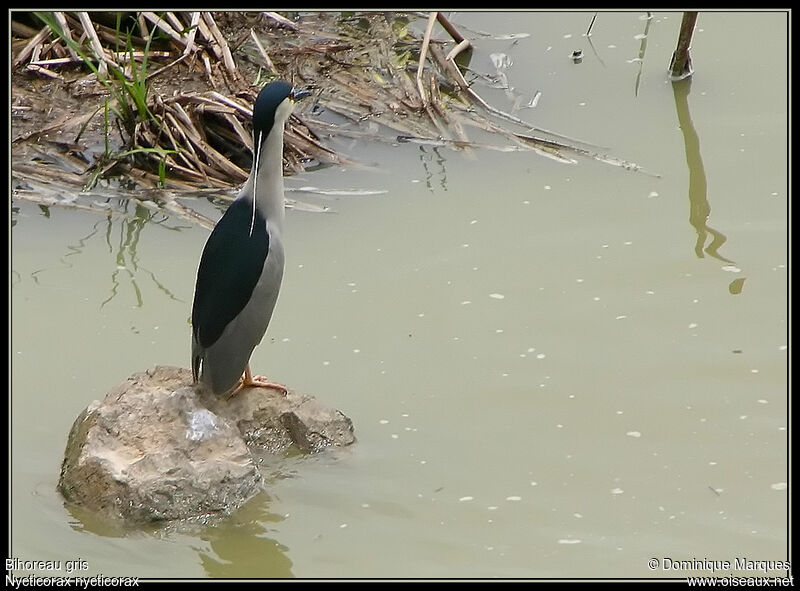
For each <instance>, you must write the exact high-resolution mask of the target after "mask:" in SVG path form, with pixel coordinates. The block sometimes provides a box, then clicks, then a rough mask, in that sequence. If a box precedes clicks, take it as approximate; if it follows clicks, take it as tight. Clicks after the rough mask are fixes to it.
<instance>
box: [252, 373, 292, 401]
mask: <svg viewBox="0 0 800 591" xmlns="http://www.w3.org/2000/svg"><path fill="white" fill-rule="evenodd" d="M242 387H243V388H251V387H252V388H269V389H270V390H277V391H278V392H280V393H281V394H283V395H284V396H286V395H287V394H288V393H289V388H287V387H286V386H284V385H283V384H279V383H278V382H270V381H269V380H268V379H267V378H266V377H265V376H253V377H251V378H250V381H249V382H247V384H246V385H245V384H244V382H243V383H242Z"/></svg>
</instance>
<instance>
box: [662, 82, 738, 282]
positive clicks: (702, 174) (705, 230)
mask: <svg viewBox="0 0 800 591" xmlns="http://www.w3.org/2000/svg"><path fill="white" fill-rule="evenodd" d="M691 87H692V79H691V78H685V79H684V80H679V81H676V82H673V83H672V92H673V94H674V96H675V109H676V111H677V113H678V125H680V128H681V131H682V132H683V143H684V146H685V150H686V164H687V166H688V168H689V223H690V224H691V225H692V227H693V228H694V229H695V231H696V232H697V242H695V246H694V252H695V254H697V257H698V258H703V253H704V252H705V253H707V254H709V255H711V256H712V257H714V258H715V259H719V260H720V261H724V262H726V263H733V261H732V260H730V259H727V258H725V257H724V256H722V255H721V254H719V249H720V247H722V245H723V244H725V242H726V241H727V240H728V239H727V237H726V236H725V234H723V233H722V232H719V231H717V230H715V229H714V228H712V227H711V226H709V225H708V223H707V222H708V218H709V216H710V215H711V205H710V204H709V202H708V185H707V182H706V171H705V168H704V167H703V157H702V156H701V155H700V138H699V137H698V135H697V131H696V130H695V128H694V125H693V124H692V117H691V114H690V113H689V92H690V90H691ZM709 236H710V237H711V242H710V243H709V244H708V246H705V243H706V239H707V238H708V237H709ZM734 283H735V284H736V285H735V286H734ZM743 283H744V279H737V280H735V281H734V282H733V283H731V285H730V286H729V291H730V292H731V293H732V294H738V293H740V292H741V291H742V284H743Z"/></svg>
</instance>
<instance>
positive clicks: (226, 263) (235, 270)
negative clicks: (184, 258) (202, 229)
mask: <svg viewBox="0 0 800 591" xmlns="http://www.w3.org/2000/svg"><path fill="white" fill-rule="evenodd" d="M251 221H253V202H252V201H251V200H250V199H246V198H240V199H237V200H236V201H234V202H233V203H232V204H231V205H230V207H228V211H226V212H225V215H223V216H222V218H221V219H220V220H219V222H217V225H216V226H215V227H214V230H213V231H212V232H211V235H210V236H209V237H208V241H207V242H206V245H205V248H204V249H203V254H202V256H201V257H200V266H199V267H198V269H197V284H196V286H195V291H194V293H195V295H194V304H193V306H192V331H193V333H194V336H195V339H196V340H197V342H198V343H200V345H201V346H202V347H204V348H208V347H210V346H211V345H213V344H214V343H215V342H216V341H217V339H218V338H219V337H220V335H221V334H222V331H223V330H225V327H226V326H227V325H228V324H230V322H231V321H232V320H233V319H234V318H235V317H236V316H237V315H238V314H239V312H241V311H242V309H243V308H244V307H245V305H246V304H247V302H248V301H250V296H251V294H252V293H253V289H254V288H255V286H256V283H258V279H259V277H260V276H261V269H262V268H263V266H264V261H265V260H266V259H267V254H268V253H269V233H268V232H267V224H266V220H265V219H264V217H263V216H262V215H261V213H260V212H259V211H258V208H256V210H255V220H254V221H253V232H252V236H251V235H250V224H251Z"/></svg>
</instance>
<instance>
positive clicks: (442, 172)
mask: <svg viewBox="0 0 800 591" xmlns="http://www.w3.org/2000/svg"><path fill="white" fill-rule="evenodd" d="M419 151H420V156H419V159H420V162H422V168H423V169H424V170H425V186H426V187H428V190H429V191H430V192H431V193H433V192H434V189H433V178H434V177H435V176H438V177H439V186H440V187H441V188H442V190H444V191H447V169H446V168H445V162H446V159H445V158H444V157H443V156H442V155H441V154H440V153H439V149H438V148H432V151H433V154H429V153H428V152H427V151H426V150H425V147H424V146H420V147H419ZM428 162H432V163H433V164H435V165H436V167H437V168H438V171H434V170H432V168H433V167H429V166H428Z"/></svg>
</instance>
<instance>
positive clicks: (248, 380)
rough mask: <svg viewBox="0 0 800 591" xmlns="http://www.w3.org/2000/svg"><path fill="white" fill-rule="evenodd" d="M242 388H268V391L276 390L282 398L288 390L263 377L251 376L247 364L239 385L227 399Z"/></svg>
mask: <svg viewBox="0 0 800 591" xmlns="http://www.w3.org/2000/svg"><path fill="white" fill-rule="evenodd" d="M244 388H269V389H270V390H278V391H279V392H280V393H281V394H283V395H284V396H286V394H287V392H288V391H289V389H288V388H287V387H286V386H284V385H283V384H278V383H275V382H270V381H269V380H267V378H265V377H264V376H253V374H252V373H251V372H250V364H249V363H248V364H247V365H246V366H245V368H244V374H243V375H242V379H241V381H240V382H239V385H238V386H236V387H235V388H234V389H233V391H232V392H231V393H230V394H228V399H231V398H233V397H234V396H235V395H236V394H238V392H239V391H240V390H243V389H244Z"/></svg>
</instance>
